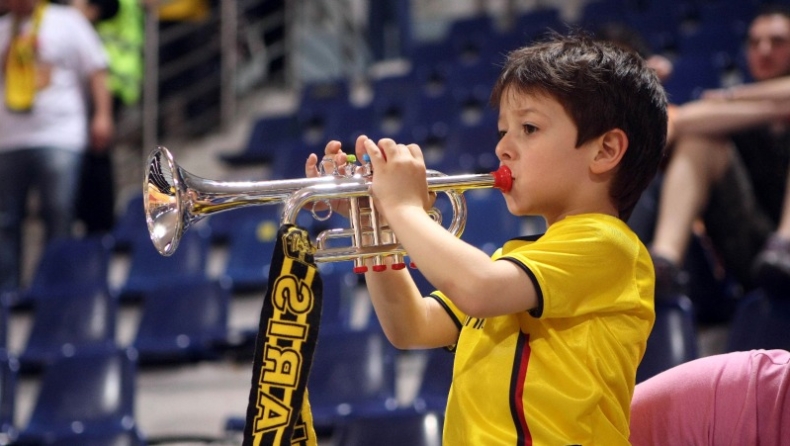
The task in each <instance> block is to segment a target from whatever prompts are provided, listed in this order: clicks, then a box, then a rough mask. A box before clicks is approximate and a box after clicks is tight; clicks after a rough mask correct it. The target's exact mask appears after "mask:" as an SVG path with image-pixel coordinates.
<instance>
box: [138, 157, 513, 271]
mask: <svg viewBox="0 0 790 446" xmlns="http://www.w3.org/2000/svg"><path fill="white" fill-rule="evenodd" d="M349 161H350V162H349V163H347V164H346V165H344V166H342V167H341V168H338V167H337V166H336V165H335V164H334V162H332V161H331V160H330V159H329V158H325V159H324V160H323V161H322V162H321V163H319V170H320V171H321V176H319V177H316V178H303V179H291V180H273V181H257V182H252V181H238V182H220V181H214V180H209V179H205V178H201V177H198V176H196V175H193V174H191V173H189V172H187V171H185V170H184V169H182V168H181V167H180V166H178V165H177V164H176V163H175V161H173V155H172V154H171V153H170V151H168V150H167V149H166V148H165V147H157V148H156V149H154V150H153V151H152V152H151V154H150V155H149V156H148V169H147V170H146V174H145V182H144V183H143V195H144V205H145V215H146V223H147V225H148V231H149V233H150V235H151V241H152V242H153V244H154V246H155V247H156V249H157V250H158V251H159V253H161V254H162V255H165V256H169V255H171V254H172V253H173V252H175V250H176V248H177V247H178V242H179V240H180V239H181V236H182V235H183V234H184V232H185V231H186V230H187V228H189V227H190V226H191V225H192V224H194V223H195V222H197V221H199V220H200V219H202V218H203V217H206V216H208V215H211V214H214V213H217V212H224V211H229V210H232V209H237V208H241V207H245V206H255V205H266V204H280V203H283V204H284V208H283V212H282V219H281V223H282V224H287V223H289V224H294V223H295V222H296V218H297V214H298V213H299V212H300V210H302V209H304V208H307V207H308V206H309V205H312V212H313V217H315V218H317V219H326V218H328V217H329V214H325V215H321V216H319V215H318V214H317V213H316V209H317V208H321V207H324V208H328V211H327V212H328V213H331V212H332V210H331V202H332V201H334V200H339V199H343V200H347V203H348V220H349V226H350V227H349V228H332V229H327V230H325V231H323V232H321V233H320V234H319V235H318V236H317V238H316V241H315V249H316V250H315V253H314V258H315V261H316V262H339V261H348V260H352V261H354V271H355V272H357V273H362V272H366V271H367V267H366V266H365V259H367V258H373V259H374V260H375V261H374V265H373V270H374V271H383V270H385V269H386V264H385V262H384V258H385V257H388V256H392V257H394V260H393V262H392V268H393V269H401V268H404V267H405V263H404V261H403V260H404V257H405V256H406V255H407V253H406V251H405V250H404V249H403V247H402V246H401V245H400V243H398V241H397V238H396V236H395V234H394V232H393V231H392V230H391V229H390V228H389V226H388V225H387V224H386V223H385V222H383V221H382V219H381V218H380V217H379V214H378V212H377V211H376V209H375V208H374V206H373V200H369V199H368V198H369V197H370V184H371V181H372V180H371V177H372V174H373V173H372V170H371V166H370V163H369V162H367V163H365V164H363V165H362V166H358V165H356V164H354V162H355V161H356V160H355V158H354V157H353V156H350V157H349ZM327 166H329V167H327ZM426 175H427V182H428V189H429V190H430V191H431V192H443V193H445V194H446V195H447V197H448V198H449V201H450V203H451V206H452V209H453V218H452V221H451V222H450V225H449V228H447V230H448V231H450V232H451V233H452V234H453V235H455V236H456V237H460V236H461V234H462V233H463V231H464V228H465V226H466V215H467V209H466V200H465V199H464V197H463V192H465V191H467V190H472V189H485V188H492V187H493V188H497V189H500V190H502V191H505V192H506V191H508V190H510V186H511V183H512V178H511V176H510V170H509V169H508V168H507V167H504V166H503V167H501V168H500V169H499V170H497V171H496V172H492V173H490V174H467V175H455V176H447V175H444V174H441V173H439V172H436V171H433V170H428V171H426ZM318 204H322V206H317V205H318ZM428 213H429V215H431V217H432V218H433V219H434V220H435V221H437V222H438V223H440V224H441V220H442V215H441V212H439V211H438V210H437V209H436V208H433V209H431V210H430V211H428ZM336 239H350V244H348V245H346V246H340V247H337V246H334V247H333V246H331V245H332V243H330V241H332V240H336Z"/></svg>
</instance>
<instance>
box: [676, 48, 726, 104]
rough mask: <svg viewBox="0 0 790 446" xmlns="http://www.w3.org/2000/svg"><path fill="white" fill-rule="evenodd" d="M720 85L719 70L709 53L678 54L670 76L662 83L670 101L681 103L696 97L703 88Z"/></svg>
mask: <svg viewBox="0 0 790 446" xmlns="http://www.w3.org/2000/svg"><path fill="white" fill-rule="evenodd" d="M719 87H721V72H720V71H719V67H717V66H716V63H715V59H714V57H713V56H712V55H711V54H707V53H704V54H689V55H680V56H679V57H678V58H676V59H675V61H674V69H673V71H672V76H671V77H670V78H669V79H668V80H667V81H666V82H665V83H664V89H665V90H666V91H667V97H668V99H669V101H670V102H673V103H676V104H683V103H685V102H688V101H690V100H693V99H698V98H699V96H700V93H702V91H703V90H706V89H711V88H719Z"/></svg>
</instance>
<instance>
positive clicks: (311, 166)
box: [304, 153, 318, 178]
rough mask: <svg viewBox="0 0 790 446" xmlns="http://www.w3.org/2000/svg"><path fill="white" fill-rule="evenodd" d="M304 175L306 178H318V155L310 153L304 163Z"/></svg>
mask: <svg viewBox="0 0 790 446" xmlns="http://www.w3.org/2000/svg"><path fill="white" fill-rule="evenodd" d="M304 173H305V176H306V177H308V178H312V177H317V176H318V155H316V154H315V153H311V154H310V155H309V156H308V157H307V161H305V163H304Z"/></svg>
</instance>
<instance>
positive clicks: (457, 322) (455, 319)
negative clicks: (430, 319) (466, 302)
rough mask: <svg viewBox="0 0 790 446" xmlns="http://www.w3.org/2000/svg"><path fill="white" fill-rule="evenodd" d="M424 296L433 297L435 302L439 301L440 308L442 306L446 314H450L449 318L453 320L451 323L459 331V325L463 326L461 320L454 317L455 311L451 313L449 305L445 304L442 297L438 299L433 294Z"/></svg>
mask: <svg viewBox="0 0 790 446" xmlns="http://www.w3.org/2000/svg"><path fill="white" fill-rule="evenodd" d="M425 297H430V298H431V299H434V300H435V301H436V302H439V305H441V306H442V308H444V311H446V312H447V314H448V315H450V319H452V320H453V323H454V324H455V327H456V328H458V331H461V327H462V326H463V325H462V324H461V321H459V320H458V318H457V317H455V313H453V311H452V310H451V309H450V307H448V306H447V304H446V303H445V302H444V301H443V300H442V299H439V297H438V296H437V295H435V294H429V295H427V296H425Z"/></svg>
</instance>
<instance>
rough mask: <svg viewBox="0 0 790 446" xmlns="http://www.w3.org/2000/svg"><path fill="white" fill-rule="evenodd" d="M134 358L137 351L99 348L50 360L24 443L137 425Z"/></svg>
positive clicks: (124, 428)
mask: <svg viewBox="0 0 790 446" xmlns="http://www.w3.org/2000/svg"><path fill="white" fill-rule="evenodd" d="M135 361H136V358H135V352H134V351H133V350H129V349H117V348H97V349H94V350H90V351H82V352H80V353H79V354H76V355H74V356H70V357H61V358H60V359H58V360H57V361H55V362H54V363H52V364H51V365H49V366H48V367H47V369H46V370H45V372H44V374H43V376H42V377H41V386H40V390H39V393H38V398H37V400H36V402H35V405H34V407H33V411H32V413H31V415H30V418H29V421H28V424H27V426H26V427H25V429H24V430H23V431H22V432H21V434H20V442H21V443H23V444H25V443H27V442H30V441H33V442H35V441H41V440H42V439H45V438H46V439H47V440H48V441H49V440H55V439H58V438H61V437H69V436H73V435H75V434H80V435H93V434H101V433H106V432H119V431H122V430H132V429H134V428H135V418H134V398H135V375H136V363H135Z"/></svg>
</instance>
